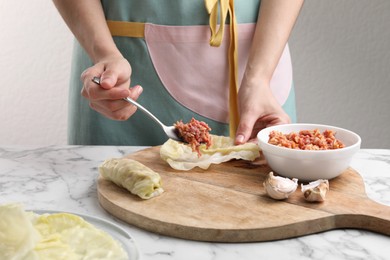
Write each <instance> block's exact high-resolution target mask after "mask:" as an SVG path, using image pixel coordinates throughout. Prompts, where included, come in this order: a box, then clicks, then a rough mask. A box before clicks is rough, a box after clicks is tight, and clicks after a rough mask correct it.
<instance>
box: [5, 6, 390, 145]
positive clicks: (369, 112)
mask: <svg viewBox="0 0 390 260" xmlns="http://www.w3.org/2000/svg"><path fill="white" fill-rule="evenodd" d="M240 1H244V0H240ZM286 1H289V0H286ZM0 33H1V36H0V70H1V73H2V76H1V84H0V93H1V94H0V126H1V127H0V145H6V144H20V145H30V144H31V145H47V144H53V145H54V144H66V128H67V102H68V82H69V73H70V60H71V51H72V41H73V36H72V35H71V33H70V31H69V30H68V28H67V27H66V26H65V23H64V22H63V20H62V19H61V17H60V16H59V14H58V12H57V10H56V9H55V8H54V5H53V3H52V1H48V0H35V1H24V0H14V1H9V0H0ZM389 47H390V1H389V0H339V1H335V0H334V1H331V0H328V1H326V0H323V1H318V0H317V1H316V0H306V2H305V4H304V7H303V10H302V12H301V15H300V17H299V19H298V22H297V24H296V26H295V28H294V30H293V32H292V36H291V39H290V51H291V55H292V60H293V66H294V74H293V75H294V80H295V85H296V95H297V106H298V107H297V108H298V120H299V122H306V123H323V124H330V125H335V126H339V127H343V128H347V129H350V130H352V131H355V132H357V133H358V134H360V135H361V137H362V140H363V143H362V147H363V148H390V137H389V135H390V134H389V133H390V112H389V110H390V109H389V108H390V105H389V101H390V98H389V96H390V76H389V74H390V73H389V72H390V54H389V53H390V50H389V49H390V48H389Z"/></svg>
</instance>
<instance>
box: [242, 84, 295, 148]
mask: <svg viewBox="0 0 390 260" xmlns="http://www.w3.org/2000/svg"><path fill="white" fill-rule="evenodd" d="M238 106H239V113H240V122H239V124H238V128H237V132H236V139H235V143H236V144H243V143H246V142H248V141H252V142H253V141H256V136H257V133H258V132H259V131H260V130H261V129H263V128H265V127H268V126H273V125H279V124H287V123H290V122H291V119H290V117H289V116H288V115H287V114H286V112H284V110H283V109H282V107H281V105H280V104H279V103H278V102H277V100H276V99H275V97H274V95H273V94H272V91H271V89H270V87H269V83H268V82H266V83H260V86H259V85H258V84H256V85H246V84H245V83H244V84H243V85H241V87H240V90H239V92H238Z"/></svg>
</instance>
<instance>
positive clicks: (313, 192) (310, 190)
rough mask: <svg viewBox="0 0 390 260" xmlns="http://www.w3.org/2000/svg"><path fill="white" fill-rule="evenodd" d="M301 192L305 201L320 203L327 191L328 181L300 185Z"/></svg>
mask: <svg viewBox="0 0 390 260" xmlns="http://www.w3.org/2000/svg"><path fill="white" fill-rule="evenodd" d="M301 190H302V192H303V196H304V197H305V199H306V200H307V201H318V202H321V201H324V200H325V197H326V193H327V192H328V190H329V181H328V180H322V179H320V180H316V181H312V182H310V183H309V184H307V185H303V184H301Z"/></svg>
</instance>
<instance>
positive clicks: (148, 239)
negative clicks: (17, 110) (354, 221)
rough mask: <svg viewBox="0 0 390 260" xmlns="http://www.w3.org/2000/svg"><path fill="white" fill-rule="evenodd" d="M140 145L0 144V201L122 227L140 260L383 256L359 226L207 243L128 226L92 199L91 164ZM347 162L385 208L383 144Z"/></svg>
mask: <svg viewBox="0 0 390 260" xmlns="http://www.w3.org/2000/svg"><path fill="white" fill-rule="evenodd" d="M141 148H142V147H123V146H42V147H39V146H3V147H0V203H1V204H4V203H11V202H18V203H22V204H23V205H25V208H26V209H36V210H58V211H70V212H75V213H81V214H89V215H92V216H98V217H100V218H104V219H106V220H108V221H112V222H114V223H116V224H118V225H120V226H121V227H123V228H125V229H126V230H127V231H128V232H129V233H130V234H131V235H132V237H133V238H134V240H135V242H136V244H137V245H138V248H139V251H140V254H141V259H145V260H147V259H177V260H179V259H190V260H191V259H210V260H214V259H224V260H229V259H303V260H305V259H307V260H309V259H310V260H317V259H332V260H337V259H376V260H385V259H389V255H390V254H389V253H390V249H389V248H390V237H388V236H385V235H381V234H376V233H373V232H369V231H364V230H356V229H340V230H332V231H326V232H322V233H319V234H313V235H307V236H303V237H298V238H291V239H284V240H279V241H269V242H261V243H207V242H197V241H188V240H182V239H176V238H171V237H166V236H161V235H158V234H154V233H151V232H148V231H144V230H141V229H139V228H136V227H133V226H130V225H128V224H126V223H124V222H122V221H121V220H118V219H116V218H115V217H113V216H111V215H110V214H108V213H107V212H106V211H104V209H102V208H101V207H100V205H99V203H98V199H97V191H96V179H97V167H98V165H99V164H100V163H101V162H103V161H104V160H105V159H107V158H111V157H122V156H124V155H126V154H129V153H132V152H134V151H137V150H139V149H141ZM351 166H352V167H353V168H354V169H355V170H357V171H358V172H359V173H360V174H361V175H362V177H363V180H364V183H365V188H366V193H367V195H368V197H369V198H371V199H372V200H375V201H376V202H378V203H382V204H385V205H389V206H390V150H385V149H377V150H375V149H362V150H361V151H359V152H358V154H357V155H356V156H355V157H354V158H353V160H352V162H351Z"/></svg>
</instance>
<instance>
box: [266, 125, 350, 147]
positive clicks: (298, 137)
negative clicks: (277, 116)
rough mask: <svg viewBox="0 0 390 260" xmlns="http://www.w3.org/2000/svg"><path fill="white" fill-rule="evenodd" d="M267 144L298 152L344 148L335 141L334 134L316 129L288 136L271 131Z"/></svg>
mask: <svg viewBox="0 0 390 260" xmlns="http://www.w3.org/2000/svg"><path fill="white" fill-rule="evenodd" d="M268 143H270V144H273V145H277V146H282V147H286V148H291V149H300V150H331V149H339V148H343V147H345V145H344V144H343V143H342V142H341V141H340V140H338V139H336V137H335V132H333V131H332V130H325V131H324V132H323V133H321V132H320V131H319V130H318V129H314V130H301V131H299V133H296V132H291V133H289V134H283V133H282V132H279V131H271V133H270V134H269V140H268Z"/></svg>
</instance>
